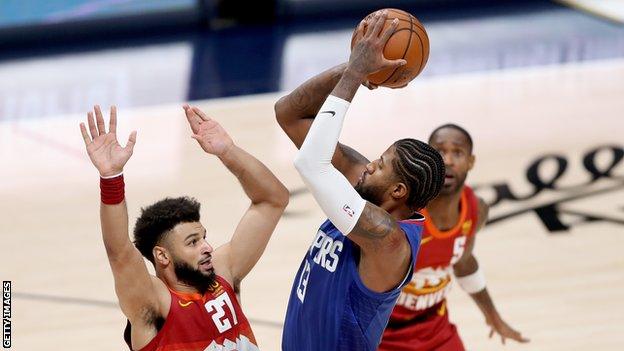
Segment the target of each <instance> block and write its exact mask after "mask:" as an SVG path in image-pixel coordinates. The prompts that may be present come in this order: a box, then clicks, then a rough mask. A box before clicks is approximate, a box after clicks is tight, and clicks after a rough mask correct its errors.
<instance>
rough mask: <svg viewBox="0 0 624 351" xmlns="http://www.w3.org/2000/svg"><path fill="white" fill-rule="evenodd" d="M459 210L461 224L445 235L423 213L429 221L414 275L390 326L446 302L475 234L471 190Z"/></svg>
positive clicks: (475, 210)
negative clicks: (455, 268)
mask: <svg viewBox="0 0 624 351" xmlns="http://www.w3.org/2000/svg"><path fill="white" fill-rule="evenodd" d="M459 206H460V215H459V221H458V222H457V224H456V225H455V226H454V227H453V228H451V229H449V230H447V231H444V232H443V231H440V230H438V228H436V227H435V225H434V224H433V221H432V220H431V216H430V215H429V213H428V212H427V211H426V210H424V211H423V212H422V213H423V214H424V215H425V218H426V220H425V228H424V231H423V236H422V240H421V244H420V251H419V252H418V258H417V259H416V265H415V272H414V275H413V277H412V280H411V281H410V283H409V284H407V285H406V286H405V287H404V288H403V291H402V292H401V295H400V296H399V299H398V300H397V303H396V306H395V308H394V310H393V311H392V315H391V316H390V321H391V323H392V322H395V323H397V322H398V323H401V322H407V321H410V320H413V319H415V318H416V317H418V316H420V315H423V314H425V313H426V312H429V311H428V310H429V309H430V308H432V307H439V306H436V305H438V304H439V303H440V302H441V301H443V300H444V299H445V298H446V295H447V293H448V292H449V289H450V287H451V284H450V283H451V276H452V274H453V267H452V266H453V264H454V263H455V262H457V260H459V258H460V257H461V256H462V254H463V253H464V247H465V245H466V240H467V238H468V237H469V236H470V235H473V234H474V232H475V228H476V225H477V220H478V218H477V215H478V201H477V197H476V196H475V195H474V193H473V191H472V189H471V188H469V187H468V186H464V188H463V190H462V194H461V200H460V205H459ZM441 306H445V305H444V304H442V305H441ZM442 308H444V307H442ZM438 313H444V311H438Z"/></svg>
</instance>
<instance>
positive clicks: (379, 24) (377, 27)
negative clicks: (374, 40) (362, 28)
mask: <svg viewBox="0 0 624 351" xmlns="http://www.w3.org/2000/svg"><path fill="white" fill-rule="evenodd" d="M387 17H388V12H386V10H383V11H381V13H379V14H378V15H377V17H376V18H375V24H374V26H373V29H372V35H373V36H374V37H379V34H380V33H381V30H382V29H383V27H384V24H385V23H386V18H387Z"/></svg>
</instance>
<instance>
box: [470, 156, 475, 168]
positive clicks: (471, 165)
mask: <svg viewBox="0 0 624 351" xmlns="http://www.w3.org/2000/svg"><path fill="white" fill-rule="evenodd" d="M474 163H475V155H473V154H470V156H468V170H471V169H472V167H474Z"/></svg>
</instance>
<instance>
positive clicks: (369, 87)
mask: <svg viewBox="0 0 624 351" xmlns="http://www.w3.org/2000/svg"><path fill="white" fill-rule="evenodd" d="M362 85H364V86H365V87H367V88H368V89H369V90H375V89H377V88H378V87H379V86H378V85H375V84H373V83H371V82H369V81H365V82H364V83H362Z"/></svg>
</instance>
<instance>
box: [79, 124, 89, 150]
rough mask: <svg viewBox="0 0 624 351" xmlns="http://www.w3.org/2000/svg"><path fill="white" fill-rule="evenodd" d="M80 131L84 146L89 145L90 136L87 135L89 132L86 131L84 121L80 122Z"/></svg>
mask: <svg viewBox="0 0 624 351" xmlns="http://www.w3.org/2000/svg"><path fill="white" fill-rule="evenodd" d="M80 133H82V139H83V140H84V143H85V146H89V144H91V138H90V137H89V133H87V127H85V124H84V123H80Z"/></svg>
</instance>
